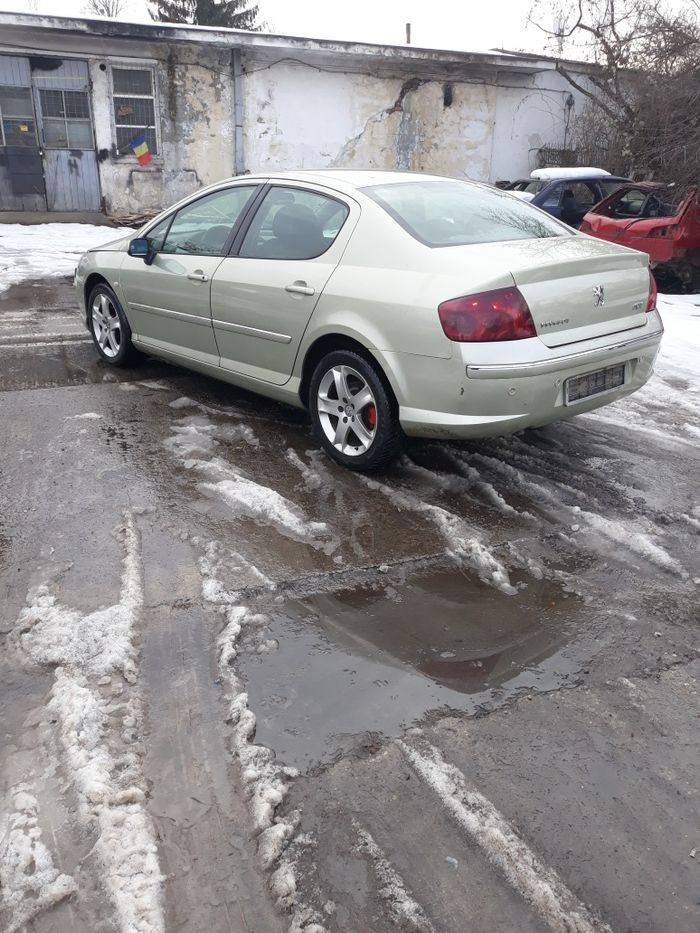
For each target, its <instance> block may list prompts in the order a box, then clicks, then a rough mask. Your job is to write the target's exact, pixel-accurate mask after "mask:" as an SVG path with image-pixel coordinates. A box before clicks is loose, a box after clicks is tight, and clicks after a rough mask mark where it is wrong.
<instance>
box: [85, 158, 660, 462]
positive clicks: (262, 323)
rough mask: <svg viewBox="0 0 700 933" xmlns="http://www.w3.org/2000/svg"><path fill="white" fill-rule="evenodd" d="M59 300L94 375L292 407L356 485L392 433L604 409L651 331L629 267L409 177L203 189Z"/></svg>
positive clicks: (320, 177) (653, 322)
mask: <svg viewBox="0 0 700 933" xmlns="http://www.w3.org/2000/svg"><path fill="white" fill-rule="evenodd" d="M76 285H77V288H78V292H79V295H80V298H81V302H82V305H83V309H84V315H85V323H86V325H87V327H88V329H89V330H90V333H91V334H92V336H93V338H94V341H95V346H96V348H97V351H98V353H99V354H100V356H102V358H103V359H105V360H106V361H107V362H109V363H112V364H113V365H115V366H123V365H126V364H131V363H132V362H133V360H134V358H135V356H137V355H138V351H142V352H143V353H148V354H150V355H153V356H158V357H162V358H163V359H167V360H170V361H171V362H173V363H177V364H179V365H182V366H186V367H189V368H190V369H195V370H198V371H199V372H202V373H206V374H207V375H209V376H215V377H217V378H219V379H224V380H226V381H228V382H231V383H234V384H236V385H239V386H243V387H245V388H246V389H252V390H254V391H256V392H260V393H262V394H264V395H267V396H270V397H271V398H274V399H278V400H280V401H282V402H288V403H290V404H292V405H296V406H304V407H307V408H308V409H309V411H310V413H311V417H312V419H313V422H314V425H315V428H316V431H317V433H318V436H319V439H320V441H321V443H322V444H323V446H324V447H325V449H326V450H327V452H328V453H329V454H330V456H331V457H332V458H333V459H335V460H337V461H338V462H339V463H341V464H343V465H344V466H347V467H350V468H352V469H356V470H371V469H377V468H379V467H381V466H383V465H385V464H386V463H388V462H389V461H390V460H391V459H392V458H393V457H395V456H396V455H397V454H398V453H399V451H400V449H401V446H402V443H403V441H404V439H405V435H416V436H419V437H436V438H470V437H482V436H485V435H493V434H508V433H511V432H513V431H518V430H520V429H522V428H526V427H530V426H536V425H543V424H548V423H549V422H552V421H557V420H559V419H562V418H570V417H572V416H573V415H575V414H577V413H579V412H584V411H590V410H591V409H593V408H597V407H599V406H600V405H605V404H607V403H608V402H612V401H615V400H616V399H618V398H620V397H621V396H624V395H628V394H629V393H631V392H634V391H636V390H637V389H639V388H640V387H641V386H642V385H644V383H645V382H646V381H647V380H648V379H649V376H650V375H651V373H652V369H653V365H654V360H655V358H656V354H657V352H658V348H659V343H660V341H661V335H662V333H663V326H662V324H661V319H660V317H659V314H658V312H657V310H656V300H655V299H656V289H655V287H654V282H653V278H652V277H651V276H650V272H649V268H648V257H647V256H646V255H645V254H643V253H638V252H636V251H634V250H629V249H625V248H623V247H619V246H614V245H612V244H610V243H606V242H604V241H602V240H595V239H592V238H591V237H588V236H585V235H583V234H580V233H578V232H577V231H575V230H572V229H571V228H570V227H568V226H566V225H564V224H562V223H560V222H558V221H556V220H554V219H553V218H552V217H550V216H549V215H548V214H545V213H543V212H541V211H539V210H538V209H537V208H534V207H532V206H531V205H529V204H526V203H523V202H521V201H519V200H518V199H516V198H514V197H513V196H512V195H510V194H508V193H506V192H503V191H499V190H497V189H493V188H489V187H486V186H483V185H477V184H471V183H469V182H464V181H456V180H453V179H448V178H440V177H435V176H430V175H418V174H411V173H393V172H371V171H315V172H295V173H282V174H277V175H259V176H257V175H246V176H242V177H238V178H231V179H228V180H226V181H222V182H219V183H218V184H216V185H213V186H211V187H209V188H205V189H203V190H201V191H199V192H197V193H196V194H194V195H191V196H190V197H189V198H186V199H185V200H184V201H181V202H180V203H179V204H176V205H175V206H174V207H172V208H170V209H169V210H167V211H164V212H163V213H162V214H160V215H159V216H158V217H156V219H155V220H153V221H152V222H151V223H149V224H147V225H146V226H145V227H143V228H142V229H141V230H140V231H139V232H138V234H137V235H136V236H134V237H127V238H125V239H122V240H117V241H115V242H114V243H110V244H107V245H106V246H102V247H99V248H97V249H93V250H90V251H89V252H87V253H86V254H85V255H84V256H83V257H82V259H81V260H80V264H79V266H78V269H77V272H76Z"/></svg>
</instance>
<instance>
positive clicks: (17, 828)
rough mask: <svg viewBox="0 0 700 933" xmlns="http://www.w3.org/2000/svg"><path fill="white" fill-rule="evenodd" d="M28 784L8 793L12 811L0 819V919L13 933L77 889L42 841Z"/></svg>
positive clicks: (37, 808) (36, 812)
mask: <svg viewBox="0 0 700 933" xmlns="http://www.w3.org/2000/svg"><path fill="white" fill-rule="evenodd" d="M31 790H32V788H31V787H30V786H29V785H28V784H18V785H17V786H16V787H14V788H12V790H11V791H10V793H9V797H10V798H11V801H12V802H11V806H12V808H13V810H12V812H10V813H7V814H5V815H4V816H3V818H2V819H0V895H1V897H0V923H1V924H2V928H3V930H4V931H5V933H16V931H18V930H20V928H22V927H23V926H24V925H25V924H27V923H29V922H30V921H31V920H32V919H33V918H34V917H36V916H37V914H39V913H41V912H42V911H43V910H47V909H48V908H49V907H53V906H54V904H58V903H59V902H60V901H62V900H63V899H64V898H65V897H68V895H70V894H73V892H74V891H76V890H77V885H76V883H75V881H74V880H73V878H71V877H70V876H69V875H64V874H62V873H61V872H59V870H58V869H57V868H56V867H55V866H54V863H53V859H52V857H51V853H50V852H49V850H48V848H47V847H46V845H45V844H44V842H43V841H42V838H41V837H42V833H41V828H40V826H39V816H38V814H39V804H38V802H37V799H36V797H35V796H34V795H33V794H32V793H31Z"/></svg>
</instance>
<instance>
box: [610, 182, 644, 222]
mask: <svg viewBox="0 0 700 933" xmlns="http://www.w3.org/2000/svg"><path fill="white" fill-rule="evenodd" d="M646 199H647V192H646V191H640V190H639V188H632V189H631V190H630V191H626V192H625V193H624V194H623V195H622V197H621V198H620V200H619V201H617V202H616V203H615V204H614V205H613V207H612V212H613V214H614V216H617V217H640V216H641V213H642V207H643V206H644V202H645V201H646Z"/></svg>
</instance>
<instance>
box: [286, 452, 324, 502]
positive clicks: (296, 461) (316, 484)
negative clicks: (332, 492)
mask: <svg viewBox="0 0 700 933" xmlns="http://www.w3.org/2000/svg"><path fill="white" fill-rule="evenodd" d="M285 457H286V459H287V462H288V463H291V465H292V466H293V467H295V468H296V469H297V470H299V472H300V473H301V478H302V479H303V481H304V485H305V486H306V488H307V489H308V490H310V491H312V492H314V491H316V490H318V489H321V488H322V486H323V477H322V476H321V474H320V473H319V472H318V470H314V469H313V468H312V467H310V466H308V465H307V464H306V463H304V461H303V460H302V459H301V457H300V456H299V454H298V453H297V452H296V450H292V448H291V447H288V448H287V451H286V453H285Z"/></svg>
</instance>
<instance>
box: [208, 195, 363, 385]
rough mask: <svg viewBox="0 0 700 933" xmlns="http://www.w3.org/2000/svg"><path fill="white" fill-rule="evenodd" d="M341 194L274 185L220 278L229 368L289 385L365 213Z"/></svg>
mask: <svg viewBox="0 0 700 933" xmlns="http://www.w3.org/2000/svg"><path fill="white" fill-rule="evenodd" d="M359 212H360V208H359V205H358V204H357V203H356V202H355V201H354V200H353V199H352V198H349V197H345V196H343V195H340V194H337V193H336V192H333V191H330V190H327V189H324V188H320V187H316V186H308V185H304V184H301V183H299V184H294V183H291V182H285V183H284V184H281V183H280V184H272V185H270V186H269V187H268V189H267V191H266V193H265V196H264V198H263V199H262V200H261V201H260V203H259V206H258V207H257V210H256V212H255V215H254V216H253V217H252V219H251V220H250V221H249V222H248V223H247V225H246V229H244V230H241V232H240V233H239V235H238V237H237V242H236V243H234V247H233V250H232V255H230V256H229V257H227V258H226V259H224V260H223V262H222V263H221V264H220V265H219V266H218V268H217V270H216V273H215V275H214V277H213V280H212V289H211V308H212V321H213V326H214V333H215V334H216V340H217V343H218V346H219V351H220V354H221V366H222V368H224V369H227V370H230V371H231V372H236V373H241V374H244V375H247V376H252V377H253V378H255V379H261V380H263V381H264V382H270V383H274V384H276V385H283V384H284V383H285V382H287V381H288V380H289V378H290V376H291V373H292V368H293V366H294V361H295V359H296V355H297V351H298V349H299V344H300V342H301V338H302V336H303V334H304V331H305V330H306V326H307V324H308V322H309V319H310V317H311V314H312V313H313V310H314V308H315V307H316V304H317V302H318V299H319V297H320V296H321V293H322V291H323V289H324V288H325V285H326V283H327V282H328V279H329V278H330V276H331V274H332V273H333V271H334V269H335V268H336V266H337V265H338V262H339V261H340V258H341V256H342V254H343V251H344V249H345V247H346V245H347V243H348V240H349V238H350V236H351V234H352V230H353V229H354V227H355V224H356V223H357V220H358V218H359Z"/></svg>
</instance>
